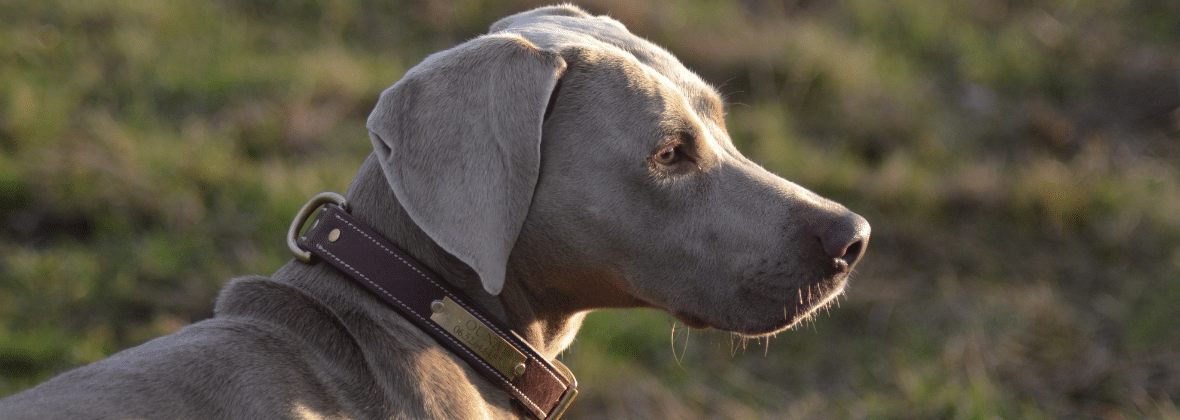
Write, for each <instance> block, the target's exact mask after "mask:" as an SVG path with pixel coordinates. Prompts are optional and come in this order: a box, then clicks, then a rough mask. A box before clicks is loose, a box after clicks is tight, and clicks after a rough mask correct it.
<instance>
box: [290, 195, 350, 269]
mask: <svg viewBox="0 0 1180 420" xmlns="http://www.w3.org/2000/svg"><path fill="white" fill-rule="evenodd" d="M324 204H335V205H337V206H340V208H341V209H343V210H344V211H348V201H347V200H345V199H344V196H342V195H340V194H336V193H334V192H322V193H319V194H316V195H315V197H312V198H311V200H307V204H304V205H303V208H301V209H299V213H296V214H295V219H294V220H292V221H291V228H290V229H287V248H290V249H291V253H292V254H295V259H297V260H299V261H303V262H305V263H306V262H311V253H310V252H307V251H304V250H303V248H300V247H299V244H298V243H297V242H295V236H296V235H299V231H300V230H302V229H303V224H304V223H307V219H308V218H310V217H311V214H312V213H314V212H315V210H316V209H318V208H320V206H322V205H324Z"/></svg>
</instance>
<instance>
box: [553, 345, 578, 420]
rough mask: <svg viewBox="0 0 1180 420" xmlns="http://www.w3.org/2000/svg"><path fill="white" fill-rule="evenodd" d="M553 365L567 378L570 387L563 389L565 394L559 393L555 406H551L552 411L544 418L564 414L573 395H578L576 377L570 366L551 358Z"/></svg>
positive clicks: (554, 419) (559, 416) (557, 416)
mask: <svg viewBox="0 0 1180 420" xmlns="http://www.w3.org/2000/svg"><path fill="white" fill-rule="evenodd" d="M553 366H554V367H556V368H557V370H560V371H561V374H562V375H564V376H565V377H566V379H569V381H570V387H569V388H568V389H566V390H565V394H562V395H561V399H560V400H558V401H557V406H555V407H553V411H550V412H549V416H548V417H545V420H557V419H559V418H561V415H562V414H565V409H567V408H569V406H570V403H571V402H573V401H574V397H576V396H578V378H575V377H574V373H573V372H570V368H568V367H565V363H561V361H560V360H557V359H553Z"/></svg>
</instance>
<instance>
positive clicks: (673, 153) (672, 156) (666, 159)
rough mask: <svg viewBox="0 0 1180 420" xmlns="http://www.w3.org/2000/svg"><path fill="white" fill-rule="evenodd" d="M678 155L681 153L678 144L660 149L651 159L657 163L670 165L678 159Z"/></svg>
mask: <svg viewBox="0 0 1180 420" xmlns="http://www.w3.org/2000/svg"><path fill="white" fill-rule="evenodd" d="M680 155H681V153H680V146H679V145H674V146H668V147H665V148H663V149H660V151H659V152H657V153H656V155H655V157H654V158H653V159H654V160H655V161H656V163H658V164H661V165H671V164H673V163H676V162H679V161H680Z"/></svg>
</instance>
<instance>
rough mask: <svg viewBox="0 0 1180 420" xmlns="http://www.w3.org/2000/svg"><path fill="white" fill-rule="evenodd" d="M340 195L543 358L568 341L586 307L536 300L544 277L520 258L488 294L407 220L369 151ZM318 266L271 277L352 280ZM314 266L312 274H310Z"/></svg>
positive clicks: (295, 267) (293, 266)
mask: <svg viewBox="0 0 1180 420" xmlns="http://www.w3.org/2000/svg"><path fill="white" fill-rule="evenodd" d="M345 196H346V197H347V199H348V202H349V214H351V215H352V216H353V217H355V218H357V219H358V220H360V221H361V222H363V223H365V224H366V225H368V226H369V227H370V228H371V229H373V230H374V231H376V232H377V233H379V234H381V235H382V236H383V237H385V239H387V240H389V241H390V242H392V243H393V244H394V245H396V246H397V247H399V248H401V249H402V250H403V251H405V252H406V253H407V254H409V255H410V256H412V257H413V258H414V259H416V260H417V261H418V262H419V263H421V264H422V265H424V266H426V267H428V268H430V269H431V270H432V271H434V272H435V273H436V274H438V275H439V277H441V278H442V279H443V280H445V281H447V282H449V283H451V284H452V285H454V286H456V287H458V288H459V289H460V290H462V291H463V292H464V293H465V294H466V295H467V297H468V298H469V299H471V300H472V301H473V302H475V303H476V304H478V305H479V306H480V307H482V308H483V309H484V310H485V311H486V312H487V313H488V314H489V315H491V316H493V317H495V318H497V319H498V320H499V321H501V322H503V323H504V324H505V325H507V326H508V327H509V328H511V329H513V330H514V331H516V332H517V333H518V334H519V335H520V336H521V337H522V338H524V339H525V340H526V341H528V343H529V344H530V345H532V346H533V348H535V349H536V350H537V352H538V353H540V354H541V355H542V356H543V357H545V358H547V359H550V360H552V359H553V358H554V357H556V356H557V354H559V353H560V352H561V351H562V350H564V349H565V348H566V347H568V346H569V344H570V342H571V341H573V338H574V336H575V334H576V333H577V330H578V328H579V327H580V326H581V322H582V319H583V317H584V316H585V311H578V310H576V309H573V308H570V307H568V306H567V305H563V303H562V302H563V301H566V302H567V303H568V301H567V300H564V299H552V296H550V297H549V298H548V299H541V298H540V297H544V296H546V295H544V293H545V292H546V291H544V290H535V289H536V287H535V286H533V285H536V284H545V281H544V280H545V279H543V278H539V277H543V274H541V273H543V272H544V270H530V269H527V268H525V267H520V266H519V264H513V262H514V261H515V260H519V259H514V261H510V262H509V267H508V277H507V279H506V281H505V285H504V289H503V290H502V291H501V293H500V294H499V295H491V294H489V293H487V292H486V291H485V290H484V289H483V286H482V284H481V282H480V280H479V276H478V275H476V273H475V271H474V270H472V269H471V268H470V267H469V266H467V265H466V264H464V263H463V262H462V261H460V260H458V259H457V258H455V257H454V256H452V255H450V254H449V253H447V252H446V251H444V250H443V249H442V248H441V247H440V246H438V245H437V244H436V243H435V242H434V241H433V240H431V239H430V237H429V236H428V235H426V233H425V232H423V231H422V230H421V229H420V228H418V226H417V225H416V224H415V223H414V222H413V221H412V220H411V219H410V217H409V215H408V214H407V213H406V211H405V210H404V208H403V207H402V206H401V204H400V203H399V202H398V200H397V198H396V197H395V196H394V194H393V192H392V190H390V188H389V184H388V182H387V181H386V179H385V175H384V174H383V173H382V172H381V168H380V166H379V165H378V164H377V162H376V159H375V156H374V155H370V156H369V158H368V159H366V160H365V163H364V164H362V165H361V168H360V170H359V171H358V172H357V175H356V177H355V178H354V179H353V181H352V184H351V185H350V186H349V188H348V191H347V192H346V194H345ZM319 266H324V264H323V263H319V264H316V265H314V266H312V265H306V264H303V263H300V262H297V261H292V262H291V263H288V264H287V265H286V266H284V267H283V269H282V270H280V271H279V272H278V273H276V277H280V276H281V277H283V278H285V279H289V280H290V281H294V282H301V279H306V278H318V277H322V276H331V277H340V278H341V280H340V281H345V282H349V283H351V281H349V280H347V278H346V277H347V276H345V275H344V274H343V273H338V272H334V270H327V272H324V270H323V269H322V268H323V267H319ZM313 270H314V271H316V273H315V274H314V275H311V273H310V271H313ZM307 283H308V284H306V285H304V286H307V287H313V288H316V289H322V288H321V287H319V286H318V285H316V284H312V283H321V282H320V281H314V282H312V281H309V282H307ZM390 310H391V311H392V309H390Z"/></svg>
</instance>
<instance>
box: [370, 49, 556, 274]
mask: <svg viewBox="0 0 1180 420" xmlns="http://www.w3.org/2000/svg"><path fill="white" fill-rule="evenodd" d="M565 67H566V65H565V61H564V60H562V58H561V56H560V55H558V54H557V53H554V52H550V51H544V50H541V49H540V48H538V47H537V46H535V45H533V44H532V43H530V42H528V41H527V40H525V39H523V38H520V37H519V36H514V35H485V36H482V37H479V38H476V39H473V40H471V41H468V42H466V43H463V44H461V45H459V46H456V47H454V48H452V49H450V50H446V51H443V52H439V53H436V54H434V55H431V56H429V57H427V58H426V60H424V61H423V62H422V63H421V64H419V65H417V66H415V67H414V68H412V69H410V70H409V71H408V72H407V73H406V75H405V76H404V77H403V78H402V79H401V80H399V81H398V82H397V83H396V84H394V85H393V86H391V87H390V88H389V89H386V90H385V92H383V93H382V94H381V98H380V99H379V100H378V101H377V106H376V107H375V108H374V109H373V113H372V114H370V115H369V120H368V124H367V126H368V129H369V138H370V139H371V140H372V141H373V148H374V149H375V151H376V154H377V157H378V160H379V162H380V164H381V169H382V171H384V172H385V178H386V179H387V180H388V181H389V186H390V187H391V188H393V193H394V195H395V196H396V197H397V199H398V201H400V202H401V205H402V206H403V207H405V209H406V212H407V213H408V214H409V216H410V218H411V219H413V221H414V222H415V223H417V224H418V226H419V227H420V228H421V229H422V230H423V231H424V232H426V234H427V235H429V236H430V238H431V239H433V240H434V241H435V242H437V243H438V244H439V245H440V246H441V247H442V248H443V249H444V250H446V251H447V252H449V253H451V254H452V255H454V256H456V257H458V258H459V259H460V260H462V261H463V262H465V263H467V265H469V266H471V268H473V269H474V270H475V272H476V273H477V274H478V275H479V277H480V279H481V281H482V282H483V286H484V289H485V290H487V291H488V293H491V294H498V293H500V290H501V289H502V288H503V287H504V272H505V269H506V266H507V262H508V254H509V252H511V251H512V246H513V244H515V242H516V237H517V235H518V234H519V233H520V228H521V225H522V224H524V218H525V215H526V213H527V212H528V208H529V205H530V203H531V202H532V196H533V189H534V187H535V186H536V183H537V176H538V173H539V171H540V161H541V124H542V123H543V119H544V114H545V109H546V105H547V104H548V103H549V97H550V94H551V93H552V92H553V89H554V86H555V85H556V83H557V81H558V79H559V78H560V77H561V75H562V73H563V72H564V71H565Z"/></svg>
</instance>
